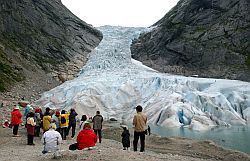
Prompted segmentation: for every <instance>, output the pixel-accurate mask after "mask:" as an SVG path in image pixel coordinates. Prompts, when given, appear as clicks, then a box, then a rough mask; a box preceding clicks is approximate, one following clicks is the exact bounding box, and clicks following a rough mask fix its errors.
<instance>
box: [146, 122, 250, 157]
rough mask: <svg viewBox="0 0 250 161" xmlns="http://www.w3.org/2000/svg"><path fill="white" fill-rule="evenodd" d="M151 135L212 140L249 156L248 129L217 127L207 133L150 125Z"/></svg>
mask: <svg viewBox="0 0 250 161" xmlns="http://www.w3.org/2000/svg"><path fill="white" fill-rule="evenodd" d="M150 128H151V133H154V134H157V135H160V136H163V137H170V136H179V137H186V138H192V139H197V140H212V141H214V142H215V143H216V144H218V145H221V146H223V147H224V148H226V149H234V150H238V151H242V152H245V153H248V154H250V127H249V126H231V127H218V128H213V129H211V130H208V131H203V132H198V131H193V130H190V129H188V128H185V127H181V128H165V127H161V126H157V125H150Z"/></svg>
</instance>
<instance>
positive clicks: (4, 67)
mask: <svg viewBox="0 0 250 161" xmlns="http://www.w3.org/2000/svg"><path fill="white" fill-rule="evenodd" d="M9 46H14V45H13V44H11V43H9V44H8V47H9ZM9 64H10V63H9V61H8V59H7V57H6V55H5V52H4V51H3V49H2V48H0V92H3V91H5V90H6V89H7V88H8V87H9V86H11V85H13V84H14V83H15V82H19V81H22V80H24V79H25V78H24V77H22V76H21V75H20V74H18V73H17V72H16V71H15V69H14V68H13V67H11V66H10V65H9Z"/></svg>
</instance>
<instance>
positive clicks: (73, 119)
mask: <svg viewBox="0 0 250 161" xmlns="http://www.w3.org/2000/svg"><path fill="white" fill-rule="evenodd" d="M77 115H78V114H77V113H76V111H75V109H73V108H72V109H70V114H69V126H68V129H67V135H69V131H70V128H71V127H72V134H71V138H73V137H74V136H75V132H76V116H77Z"/></svg>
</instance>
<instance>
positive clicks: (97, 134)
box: [9, 104, 149, 155]
mask: <svg viewBox="0 0 250 161" xmlns="http://www.w3.org/2000/svg"><path fill="white" fill-rule="evenodd" d="M142 110H143V108H142V107H141V106H140V105H138V106H137V107H136V114H135V115H134V118H133V126H134V140H133V150H134V151H137V145H138V141H139V139H140V143H141V145H140V152H144V151H145V135H146V132H145V127H146V124H147V116H146V115H145V114H144V113H143V112H142ZM77 116H78V114H77V112H76V111H75V109H73V108H72V109H70V111H66V110H61V111H59V110H54V109H50V108H49V107H47V108H45V111H44V112H43V109H42V108H41V107H36V108H33V107H32V106H31V105H29V104H27V105H26V107H25V108H24V112H23V114H22V112H21V111H20V108H19V105H15V106H14V108H13V111H12V112H11V122H10V124H9V127H11V128H13V137H19V136H20V135H19V134H18V130H19V126H21V125H24V126H25V128H26V130H27V145H35V144H34V141H33V140H34V137H40V134H42V136H41V142H42V143H43V145H44V149H43V150H42V153H44V154H45V153H48V152H53V153H54V154H55V155H58V150H59V146H60V144H61V143H62V140H66V139H67V138H69V135H70V133H71V135H70V137H71V138H72V139H73V138H74V137H75V135H76V128H77V127H78V128H79V129H80V131H79V133H78V135H77V137H76V143H74V144H71V145H69V150H82V149H85V148H87V149H91V148H93V147H94V146H95V145H96V143H97V141H99V143H101V142H102V124H103V121H104V119H103V116H102V115H101V114H100V111H96V115H95V116H94V117H93V118H91V117H87V115H82V116H81V117H80V118H81V119H80V122H79V123H78V121H77ZM91 124H93V127H91ZM122 128H123V132H122V133H121V140H122V145H123V149H124V150H127V149H129V147H130V133H129V130H128V126H125V125H123V126H122ZM148 130H149V129H148Z"/></svg>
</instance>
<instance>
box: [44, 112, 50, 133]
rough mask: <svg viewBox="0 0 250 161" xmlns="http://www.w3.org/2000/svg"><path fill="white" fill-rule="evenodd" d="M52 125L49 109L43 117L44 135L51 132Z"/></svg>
mask: <svg viewBox="0 0 250 161" xmlns="http://www.w3.org/2000/svg"><path fill="white" fill-rule="evenodd" d="M51 123H52V118H51V116H50V108H48V107H47V108H46V110H45V113H44V116H43V133H45V132H46V131H48V130H49V128H50V124H51Z"/></svg>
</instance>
